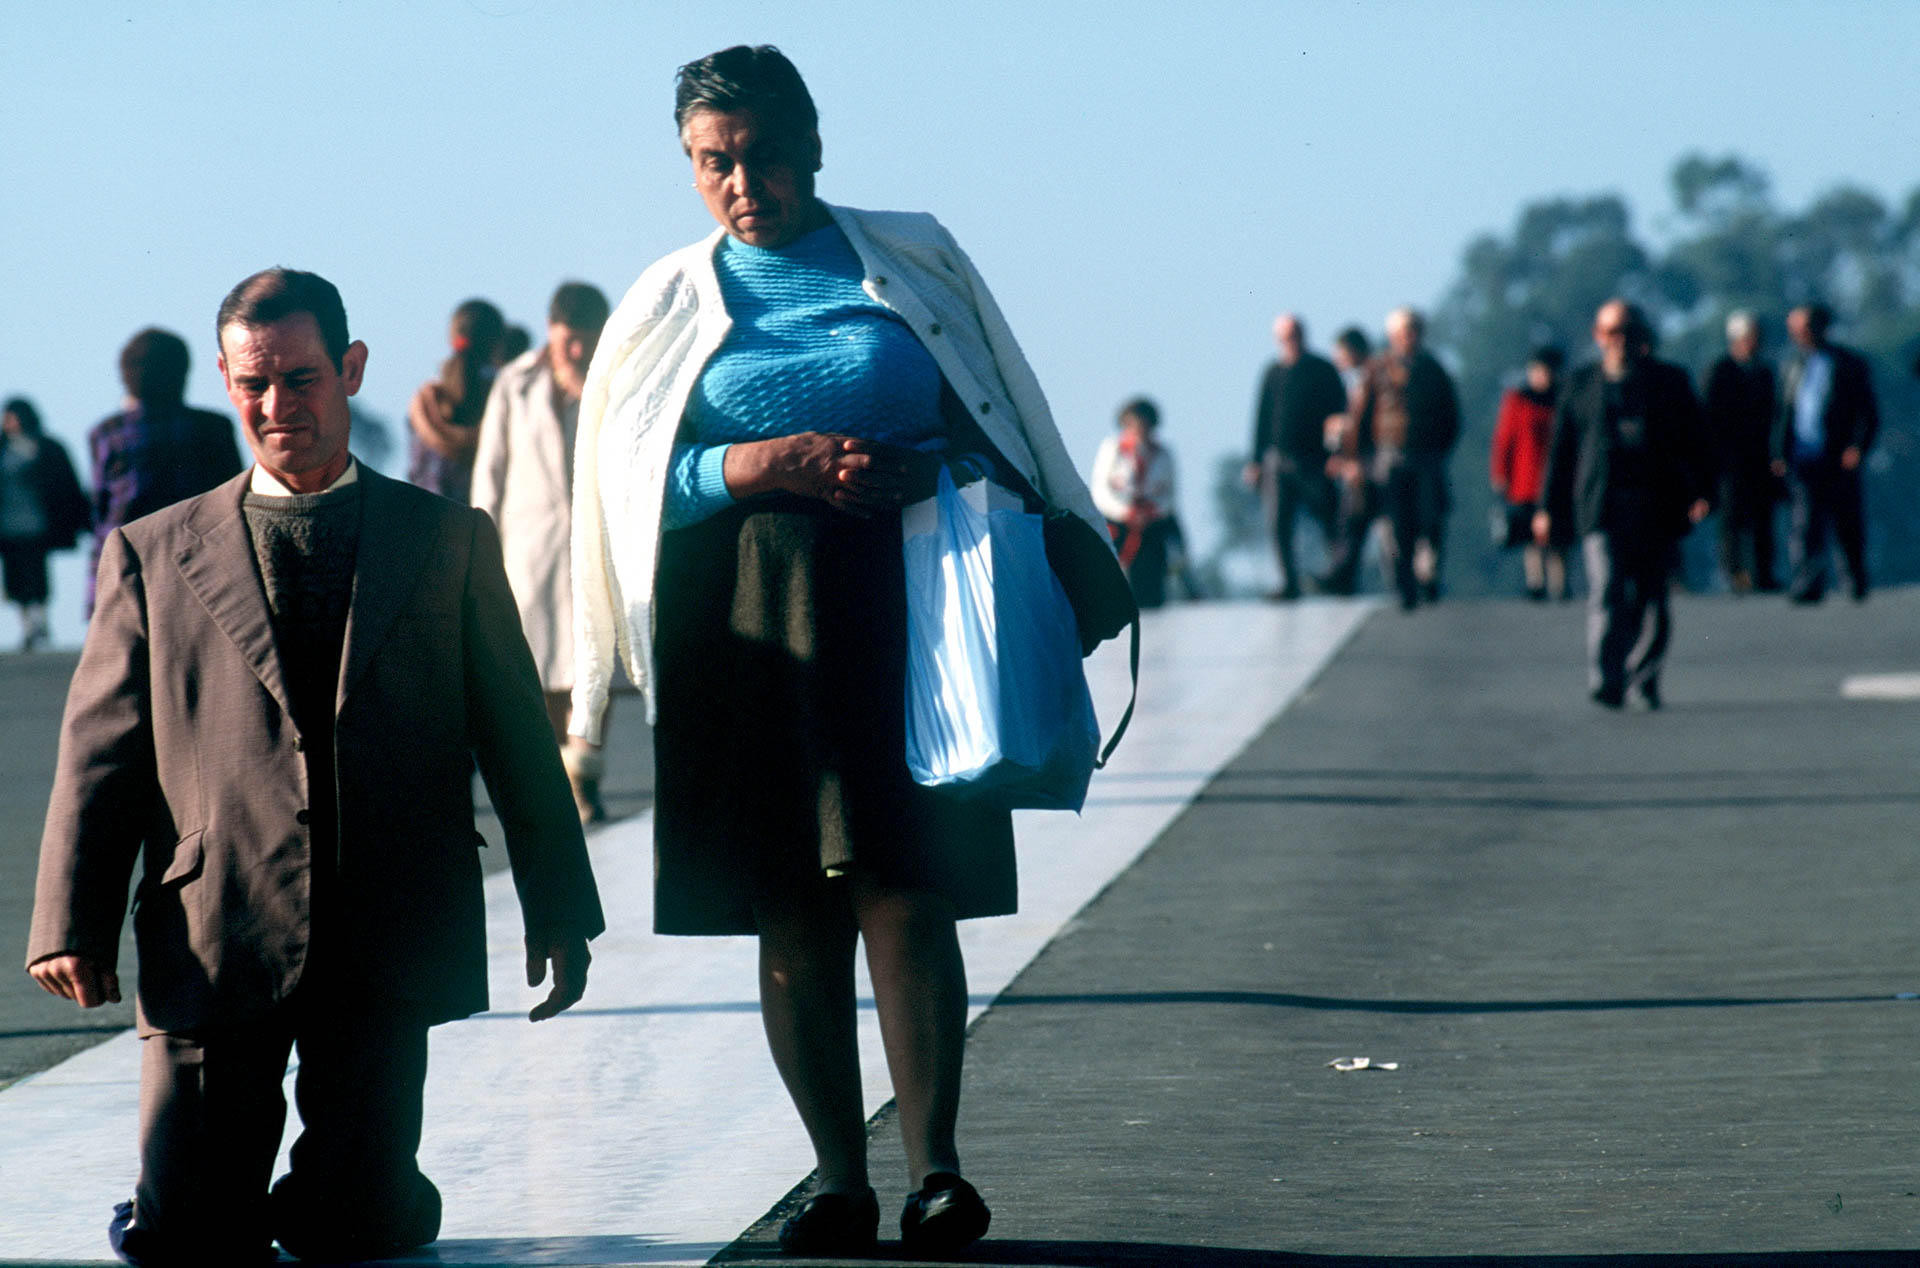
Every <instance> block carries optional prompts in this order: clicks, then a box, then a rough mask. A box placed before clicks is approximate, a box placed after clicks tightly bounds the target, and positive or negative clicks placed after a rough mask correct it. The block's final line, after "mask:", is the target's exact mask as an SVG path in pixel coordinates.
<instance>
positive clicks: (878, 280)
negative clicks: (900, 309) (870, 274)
mask: <svg viewBox="0 0 1920 1268" xmlns="http://www.w3.org/2000/svg"><path fill="white" fill-rule="evenodd" d="M873 284H874V285H875V286H885V285H886V284H887V279H886V278H884V277H876V278H874V279H873Z"/></svg>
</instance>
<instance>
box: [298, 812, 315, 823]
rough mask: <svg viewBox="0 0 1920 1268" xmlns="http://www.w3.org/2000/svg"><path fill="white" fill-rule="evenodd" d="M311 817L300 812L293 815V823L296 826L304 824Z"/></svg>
mask: <svg viewBox="0 0 1920 1268" xmlns="http://www.w3.org/2000/svg"><path fill="white" fill-rule="evenodd" d="M312 817H313V816H312V815H310V814H308V813H307V812H306V811H304V810H300V811H296V812H295V813H294V816H293V821H294V822H295V823H298V824H305V823H306V822H307V820H309V819H311V818H312Z"/></svg>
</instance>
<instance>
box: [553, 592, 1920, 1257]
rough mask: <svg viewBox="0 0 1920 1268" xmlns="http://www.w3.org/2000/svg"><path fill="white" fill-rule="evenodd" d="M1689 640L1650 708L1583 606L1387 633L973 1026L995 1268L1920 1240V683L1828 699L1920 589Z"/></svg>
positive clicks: (1687, 1252) (1700, 1250) (1871, 669)
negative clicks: (1591, 666)
mask: <svg viewBox="0 0 1920 1268" xmlns="http://www.w3.org/2000/svg"><path fill="white" fill-rule="evenodd" d="M1678 621H1679V634H1678V638H1677V642H1676V647H1675V654H1674V658H1673V664H1672V667H1671V670H1670V673H1669V676H1668V682H1667V697H1668V708H1667V709H1666V710H1665V711H1663V712H1662V713H1660V714H1657V715H1649V714H1646V713H1626V714H1612V713H1606V712H1603V711H1601V710H1598V709H1596V708H1595V707H1594V706H1592V705H1591V704H1589V703H1587V701H1586V700H1585V698H1584V691H1583V687H1582V681H1581V674H1580V670H1579V640H1580V617H1579V614H1578V612H1577V611H1576V610H1574V609H1572V608H1569V607H1549V608H1536V607H1530V606H1523V605H1518V604H1504V603H1484V604H1450V605H1442V606H1440V607H1438V608H1436V609H1433V610H1430V611H1422V612H1420V613H1417V614H1415V615H1414V616H1412V617H1403V616H1401V615H1400V614H1398V613H1395V612H1386V611H1383V612H1380V613H1378V614H1377V615H1375V616H1374V617H1373V618H1372V619H1371V620H1370V621H1369V622H1368V623H1367V624H1366V625H1365V626H1364V628H1362V630H1361V631H1360V632H1359V634H1358V635H1357V636H1356V637H1355V639H1354V641H1353V642H1352V643H1351V644H1349V645H1348V647H1347V648H1346V650H1345V651H1343V652H1342V653H1341V654H1340V656H1339V657H1338V658H1337V659H1336V660H1335V661H1334V663H1333V664H1332V665H1331V666H1330V667H1329V668H1328V669H1327V670H1326V671H1325V672H1324V673H1323V674H1322V675H1321V677H1320V678H1319V679H1318V680H1317V681H1316V683H1315V684H1314V686H1313V687H1312V688H1311V689H1310V690H1309V691H1307V692H1306V693H1305V694H1304V695H1303V696H1302V697H1301V698H1299V699H1298V700H1297V701H1296V702H1295V703H1294V704H1293V705H1292V707H1290V708H1289V709H1288V710H1287V711H1286V712H1285V713H1283V714H1281V715H1280V716H1279V717H1278V718H1277V719H1276V720H1275V721H1274V722H1273V723H1272V724H1271V725H1270V726H1269V727H1268V728H1267V729H1266V730H1265V731H1264V733H1262V734H1261V735H1260V736H1259V737H1258V738H1257V739H1256V740H1254V742H1253V743H1252V744H1251V745H1249V746H1248V747H1247V748H1246V749H1245V751H1244V752H1243V753H1242V754H1241V755H1240V757H1239V758H1238V759H1237V760H1235V761H1234V762H1233V763H1232V764H1231V765H1229V766H1228V767H1227V768H1226V769H1225V770H1223V771H1222V772H1221V773H1220V774H1219V775H1218V776H1217V777H1216V778H1214V779H1213V780H1212V781H1211V782H1210V783H1209V784H1208V785H1207V786H1206V788H1205V789H1204V791H1203V792H1202V793H1201V795H1200V796H1199V798H1198V800H1197V801H1196V802H1195V803H1194V804H1193V805H1191V806H1190V807H1188V808H1187V809H1186V810H1185V811H1184V812H1183V813H1182V814H1180V815H1179V817H1178V818H1177V819H1175V821H1174V822H1173V823H1172V824H1171V826H1169V827H1168V828H1167V829H1166V830H1165V831H1164V832H1163V833H1162V834H1161V836H1160V837H1159V839H1158V840H1157V842H1156V843H1155V844H1154V845H1153V847H1152V848H1151V849H1150V850H1149V851H1148V852H1147V853H1146V854H1145V855H1144V856H1143V857H1142V858H1141V859H1140V860H1139V862H1138V863H1136V864H1135V865H1134V866H1133V867H1131V868H1130V869H1129V870H1128V871H1127V872H1125V873H1124V874H1123V875H1122V876H1121V877H1120V878H1119V879H1118V880H1117V881H1116V882H1115V883H1114V884H1113V885H1111V886H1110V887H1109V888H1107V889H1106V890H1105V892H1104V893H1102V894H1101V895H1100V896H1099V897H1098V898H1097V899H1096V900H1094V901H1093V902H1092V903H1090V904H1089V905H1088V906H1087V907H1086V908H1085V909H1084V910H1083V911H1082V913H1081V915H1080V916H1079V917H1078V918H1077V919H1075V920H1074V921H1072V922H1071V923H1070V924H1069V925H1068V926H1067V927H1066V928H1065V929H1064V930H1063V931H1062V932H1061V934H1060V935H1059V936H1058V937H1057V938H1056V939H1054V941H1053V942H1052V943H1051V944H1050V945H1049V946H1048V947H1047V948H1046V950H1044V951H1043V952H1042V953H1041V954H1040V956H1039V957H1038V958H1037V959H1036V960H1034V961H1033V963H1032V964H1031V965H1030V966H1029V967H1028V968H1027V969H1026V971H1025V972H1023V973H1021V974H1020V975H1019V976H1018V977H1017V978H1016V979H1015V980H1014V981H1013V983H1012V985H1011V986H1010V987H1009V988H1008V989H1007V991H1006V993H1005V994H1004V995H1003V996H1002V997H1001V999H1000V1000H999V1001H998V1002H997V1003H996V1004H995V1006H994V1007H993V1008H992V1009H991V1010H990V1011H988V1012H987V1013H986V1014H985V1015H984V1016H983V1017H982V1018H981V1019H980V1020H979V1021H978V1022H977V1023H976V1025H975V1027H974V1030H973V1032H972V1040H971V1049H970V1057H969V1065H968V1087H967V1092H966V1097H967V1099H966V1107H965V1113H964V1117H963V1120H962V1148H963V1151H964V1153H965V1156H966V1159H967V1162H968V1169H969V1172H970V1173H971V1174H972V1175H973V1176H974V1177H975V1178H976V1180H977V1181H978V1182H979V1183H980V1184H981V1187H982V1189H983V1191H984V1192H985V1193H986V1195H987V1197H988V1200H989V1201H990V1202H992V1203H993V1204H994V1206H995V1210H996V1216H995V1224H994V1230H993V1237H992V1238H991V1239H990V1240H989V1241H987V1242H985V1243H983V1244H982V1245H981V1246H980V1247H979V1248H978V1253H977V1254H975V1255H974V1256H972V1257H971V1259H972V1261H973V1262H986V1263H995V1264H1009V1265H1014V1264H1018V1265H1025V1264H1035V1265H1042V1264H1044V1265H1105V1264H1118V1265H1168V1264H1198V1265H1210V1266H1212V1265H1217V1266H1220V1268H1269V1266H1272V1265H1308V1266H1311V1268H1334V1266H1336V1265H1337V1266H1341V1268H1345V1266H1347V1265H1355V1266H1359V1265H1365V1266H1367V1268H1385V1266H1386V1265H1395V1266H1396V1268H1398V1266H1402V1265H1426V1264H1432V1265H1439V1264H1446V1265H1449V1266H1450V1268H1452V1266H1456V1265H1461V1264H1466V1263H1502V1264H1515V1263H1530V1262H1551V1263H1553V1264H1555V1265H1557V1266H1559V1268H1567V1266H1571V1265H1588V1264H1591V1265H1595V1266H1596V1268H1600V1266H1602V1265H1604V1266H1605V1268H1623V1266H1632V1268H1643V1266H1644V1268H1654V1266H1655V1265H1658V1266H1660V1268H1667V1266H1670V1265H1689V1266H1692V1265H1705V1264H1728V1265H1739V1266H1740V1268H1826V1266H1827V1265H1845V1266H1847V1268H1856V1266H1857V1268H1868V1266H1871V1268H1880V1266H1882V1265H1893V1264H1910V1263H1913V1262H1916V1260H1917V1259H1920V1163H1917V1162H1916V1158H1915V1153H1916V1149H1915V1144H1916V1141H1917V1140H1920V1113H1916V1097H1915V1074H1916V1072H1917V1071H1916V1068H1915V1067H1916V1064H1917V1058H1916V1055H1915V1054H1916V1052H1917V1051H1920V1044H1916V1031H1920V1002H1916V1001H1914V1000H1912V999H1909V998H1903V997H1904V996H1909V995H1912V994H1914V993H1915V992H1920V955H1916V948H1915V945H1914V933H1913V929H1914V924H1915V922H1914V919H1913V906H1914V903H1913V896H1914V895H1915V894H1916V893H1917V892H1920V854H1916V852H1915V851H1914V850H1913V849H1912V843H1913V838H1914V835H1915V827H1914V825H1915V822H1916V813H1915V812H1916V809H1920V759H1917V757H1916V751H1915V747H1916V746H1915V736H1916V734H1920V702H1912V701H1864V700H1849V699H1844V698H1843V697H1842V695H1841V685H1842V683H1843V681H1844V680H1845V679H1846V678H1847V677H1848V676H1850V675H1854V674H1859V673H1876V672H1877V673H1891V672H1912V671H1915V670H1920V638H1916V637H1915V631H1916V629H1920V592H1886V593H1883V594H1880V595H1876V596H1875V598H1874V599H1873V601H1872V602H1871V603H1870V604H1868V605H1866V606H1865V607H1861V608H1856V607H1851V606H1846V605H1836V604H1829V605H1827V606H1826V607H1823V608H1820V609H1816V610H1811V611H1807V610H1797V609H1791V608H1788V607H1786V606H1785V605H1784V604H1780V603H1777V602H1772V601H1754V600H1746V601H1734V600H1731V599H1718V600H1699V601H1683V602H1681V603H1680V604H1679V605H1678ZM1353 1056H1367V1057H1370V1058H1372V1059H1373V1060H1374V1061H1375V1062H1393V1063H1395V1064H1396V1065H1397V1067H1398V1068H1397V1069H1394V1070H1392V1071H1385V1070H1376V1071H1369V1072H1364V1073H1337V1072H1335V1071H1334V1070H1332V1069H1330V1068H1328V1065H1327V1063H1328V1062H1330V1061H1332V1060H1334V1059H1336V1058H1341V1057H1353ZM721 1126H723V1125H716V1130H718V1129H720V1127H721ZM874 1141H875V1148H876V1156H875V1174H876V1176H877V1177H879V1178H881V1179H882V1181H883V1183H884V1184H885V1186H886V1187H885V1190H884V1193H885V1200H886V1202H887V1205H888V1206H889V1207H891V1208H893V1209H895V1210H897V1207H898V1201H899V1195H898V1193H897V1189H898V1187H899V1186H898V1183H897V1180H896V1179H895V1177H896V1176H897V1174H898V1172H899V1171H900V1169H901V1158H900V1152H899V1147H898V1144H897V1142H896V1139H895V1137H894V1134H893V1126H892V1123H891V1121H890V1119H889V1116H888V1114H887V1113H886V1112H885V1111H883V1112H882V1113H881V1114H880V1115H879V1116H878V1117H877V1118H876V1120H875V1125H874ZM636 1161H638V1160H636ZM707 1179H708V1181H709V1182H710V1183H711V1184H712V1185H714V1186H726V1185H727V1184H728V1177H727V1176H726V1175H724V1174H714V1175H712V1176H710V1177H707ZM779 1214H780V1211H779V1209H778V1208H776V1210H775V1211H773V1212H770V1213H769V1215H768V1217H767V1218H765V1219H763V1220H761V1221H760V1222H759V1223H758V1224H756V1225H755V1226H754V1227H753V1228H751V1229H749V1230H748V1231H747V1232H746V1233H745V1234H744V1235H743V1237H742V1238H741V1239H740V1240H739V1241H738V1242H736V1243H735V1244H734V1245H733V1246H731V1247H729V1248H728V1249H727V1250H726V1251H724V1252H722V1254H721V1256H720V1258H721V1260H722V1261H724V1262H731V1263H769V1264H771V1263H791V1262H793V1261H791V1260H784V1259H782V1258H781V1257H780V1256H779V1255H778V1254H777V1253H775V1252H774V1250H773V1247H772V1230H773V1228H774V1227H775V1225H776V1222H777V1219H778V1217H779ZM640 1231H642V1232H644V1231H645V1230H640ZM895 1248H897V1244H896V1247H895ZM882 1249H883V1252H884V1251H886V1250H888V1249H889V1247H888V1246H887V1245H886V1244H884V1243H883V1247H882ZM553 1262H559V1261H553ZM565 1262H582V1261H575V1260H569V1261H565ZM593 1262H598V1263H603V1264H605V1263H613V1262H616V1260H615V1259H614V1258H611V1257H606V1256H602V1257H599V1258H596V1259H595V1260H594V1261H593Z"/></svg>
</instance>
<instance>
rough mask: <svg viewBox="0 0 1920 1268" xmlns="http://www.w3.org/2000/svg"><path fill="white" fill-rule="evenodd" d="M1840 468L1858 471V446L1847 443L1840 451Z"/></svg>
mask: <svg viewBox="0 0 1920 1268" xmlns="http://www.w3.org/2000/svg"><path fill="white" fill-rule="evenodd" d="M1840 469H1841V470H1842V471H1858V470H1859V469H1860V446H1858V445H1848V446H1847V447H1846V448H1845V449H1842V450H1841V451H1840Z"/></svg>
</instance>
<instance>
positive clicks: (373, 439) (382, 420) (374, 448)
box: [347, 402, 394, 472]
mask: <svg viewBox="0 0 1920 1268" xmlns="http://www.w3.org/2000/svg"><path fill="white" fill-rule="evenodd" d="M347 412H348V414H350V415H351V416H352V420H353V421H352V433H351V434H352V436H353V454H354V457H356V458H358V459H360V461H362V462H364V463H366V464H367V465H368V466H369V467H372V468H373V469H374V470H375V471H380V472H385V471H386V470H387V463H388V462H389V461H390V460H392V458H393V454H394V438H393V425H392V424H391V423H389V422H388V421H387V420H386V417H385V416H384V415H381V414H376V413H374V412H373V411H372V410H369V409H364V408H362V407H361V406H360V405H359V404H358V403H355V402H349V403H348V405H347Z"/></svg>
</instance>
